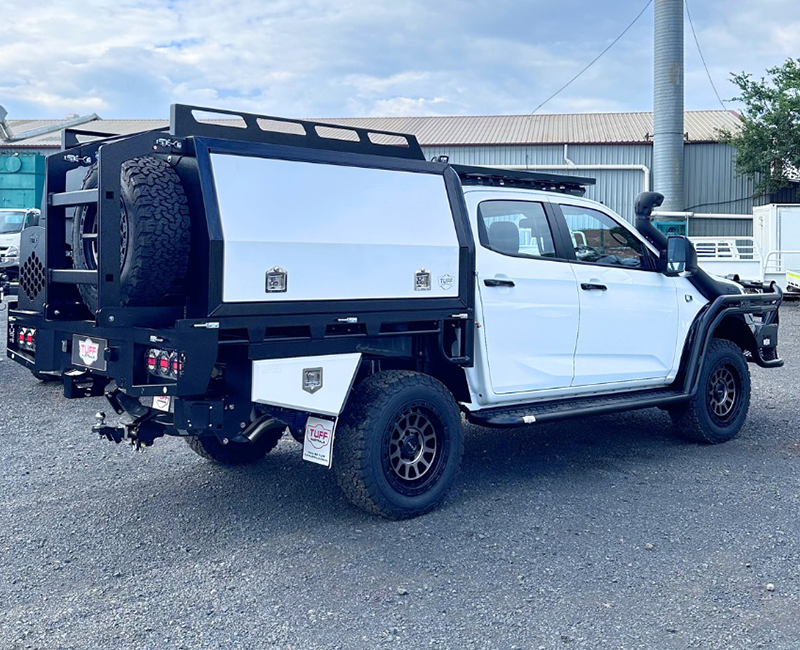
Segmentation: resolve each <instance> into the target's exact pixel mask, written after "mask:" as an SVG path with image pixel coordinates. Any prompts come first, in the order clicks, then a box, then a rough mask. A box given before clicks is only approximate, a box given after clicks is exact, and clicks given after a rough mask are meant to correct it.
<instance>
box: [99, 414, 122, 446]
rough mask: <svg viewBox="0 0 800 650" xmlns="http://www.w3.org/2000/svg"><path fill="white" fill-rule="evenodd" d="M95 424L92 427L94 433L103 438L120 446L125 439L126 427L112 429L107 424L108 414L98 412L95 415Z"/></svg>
mask: <svg viewBox="0 0 800 650" xmlns="http://www.w3.org/2000/svg"><path fill="white" fill-rule="evenodd" d="M94 419H95V424H94V426H93V427H92V433H96V434H97V435H98V436H100V437H101V438H105V439H106V440H110V441H111V442H116V443H117V444H119V443H120V442H122V441H123V440H124V439H125V427H124V426H117V427H112V426H109V425H107V424H106V414H105V413H103V412H102V411H98V412H97V413H95V415H94Z"/></svg>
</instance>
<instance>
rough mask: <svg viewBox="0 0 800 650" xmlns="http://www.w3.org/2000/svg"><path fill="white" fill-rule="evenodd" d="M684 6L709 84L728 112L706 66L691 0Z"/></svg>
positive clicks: (684, 1) (685, 2)
mask: <svg viewBox="0 0 800 650" xmlns="http://www.w3.org/2000/svg"><path fill="white" fill-rule="evenodd" d="M683 5H684V6H685V7H686V17H687V18H688V19H689V26H690V27H691V28H692V36H694V43H695V45H697V52H698V54H700V60H701V61H702V62H703V67H704V68H705V69H706V75H707V76H708V82H709V83H710V84H711V87H712V88H713V89H714V94H715V95H716V96H717V100H719V105H720V106H722V110H724V111H727V110H728V107H727V106H725V102H724V101H722V97H720V96H719V93H718V92H717V87H716V86H715V85H714V80H713V79H712V78H711V71H710V70H709V69H708V66H707V65H706V57H704V56H703V50H702V48H701V47H700V40H699V39H698V38H697V32H696V31H695V29H694V22H692V14H691V13H690V12H689V0H683Z"/></svg>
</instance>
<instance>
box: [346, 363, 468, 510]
mask: <svg viewBox="0 0 800 650" xmlns="http://www.w3.org/2000/svg"><path fill="white" fill-rule="evenodd" d="M421 385H422V386H425V387H426V388H428V389H430V390H432V391H434V392H436V393H438V394H439V395H440V396H442V397H443V398H444V399H445V400H447V401H448V402H450V403H452V408H453V410H454V411H455V416H456V418H457V419H459V420H460V414H459V413H458V407H457V406H456V404H455V401H454V400H453V396H452V394H451V393H450V391H449V390H447V388H446V387H445V386H444V385H443V384H442V383H441V382H440V381H438V380H436V379H434V378H433V377H430V376H428V375H423V374H420V373H417V372H412V371H407V370H388V371H384V372H380V373H378V374H376V375H373V376H372V377H369V378H367V379H365V380H364V381H363V382H362V383H361V384H359V385H358V386H357V387H356V389H355V390H354V392H353V394H352V395H351V397H350V399H349V401H348V403H347V407H346V408H345V411H344V413H343V415H342V422H341V423H340V428H341V429H342V430H343V431H344V432H346V435H342V436H337V438H336V440H335V448H334V470H335V475H336V480H337V483H338V484H339V487H340V488H341V489H342V491H343V492H344V494H345V496H346V497H347V499H348V500H349V501H350V502H351V503H353V504H354V505H355V506H357V507H359V508H361V509H363V510H366V511H367V512H369V513H372V514H375V515H379V516H381V517H385V518H387V519H395V520H397V519H410V518H412V517H418V516H420V515H423V514H425V513H427V512H430V511H431V510H433V509H434V508H436V507H437V506H439V505H440V504H441V502H442V501H443V500H444V499H445V497H446V496H447V490H444V491H443V492H442V494H441V495H440V496H439V498H437V499H436V500H435V501H433V502H431V503H428V504H426V505H425V506H422V507H419V508H413V509H407V508H399V507H397V506H395V505H394V504H391V503H389V502H388V501H387V500H386V499H385V498H384V497H383V495H382V494H381V492H380V490H379V489H378V487H377V481H378V476H376V475H375V474H374V471H373V469H374V464H373V463H372V459H371V457H370V455H371V449H370V446H369V444H368V440H369V436H370V435H371V434H372V433H373V431H372V428H373V421H374V420H375V419H377V417H378V415H379V414H380V412H381V410H382V408H383V406H384V404H385V403H386V402H387V401H388V400H389V399H390V398H391V396H392V395H394V394H396V393H397V392H398V391H400V390H402V389H403V388H418V387H419V386H421ZM457 438H458V448H457V449H454V450H452V453H453V456H454V458H455V460H454V462H456V463H457V464H458V466H457V469H456V471H455V473H454V475H453V479H455V476H456V475H457V474H458V471H459V470H460V463H461V457H462V455H463V451H464V441H463V436H457ZM451 462H452V461H451Z"/></svg>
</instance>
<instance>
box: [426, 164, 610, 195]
mask: <svg viewBox="0 0 800 650" xmlns="http://www.w3.org/2000/svg"><path fill="white" fill-rule="evenodd" d="M437 162H446V161H445V160H441V158H440V159H437ZM450 166H451V167H452V168H453V170H454V171H455V172H456V173H457V174H458V176H459V178H461V182H462V183H463V184H464V185H487V186H490V187H499V186H502V187H522V188H525V189H531V190H544V191H546V192H560V193H562V194H574V195H576V196H583V195H584V194H585V193H586V186H587V185H594V184H595V183H596V182H597V181H596V180H595V179H594V178H585V177H582V176H567V175H565V174H546V173H542V172H528V171H517V170H511V169H498V168H496V167H474V166H472V165H450Z"/></svg>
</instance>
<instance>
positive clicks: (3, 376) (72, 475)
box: [0, 304, 800, 650]
mask: <svg viewBox="0 0 800 650" xmlns="http://www.w3.org/2000/svg"><path fill="white" fill-rule="evenodd" d="M782 317H783V322H782V325H781V329H782V332H781V334H782V339H781V340H782V346H781V354H782V356H783V357H784V358H785V359H786V361H787V366H786V367H785V368H783V369H780V370H772V371H764V370H761V369H759V368H752V373H753V403H752V408H751V411H750V417H749V419H748V421H747V424H746V425H745V428H744V430H743V431H742V434H741V436H740V437H739V438H738V439H737V440H735V441H733V442H731V443H728V444H726V445H721V446H718V447H702V446H697V445H691V444H686V443H683V442H680V441H678V440H676V439H674V438H673V437H672V436H671V435H670V426H669V419H668V417H667V416H666V415H665V414H663V413H661V412H660V411H655V410H654V411H644V412H639V413H631V414H623V415H614V416H605V417H601V418H596V419H593V420H586V421H575V422H571V423H564V424H551V425H547V424H544V425H539V426H535V427H530V428H526V429H519V430H514V431H510V432H509V431H503V432H498V431H492V430H486V429H480V428H477V427H469V430H468V432H467V436H466V455H465V458H464V470H463V472H462V474H461V476H460V478H459V480H458V483H457V485H456V487H455V489H454V490H453V492H452V493H451V496H450V498H449V499H448V500H447V502H446V503H445V505H444V507H443V508H441V509H440V510H438V511H436V512H434V513H432V514H430V515H427V516H425V517H421V518H419V519H416V520H413V521H407V522H400V523H392V522H387V521H383V520H380V519H376V518H373V517H370V516H368V515H365V514H362V513H361V512H360V511H358V510H356V509H354V508H353V507H351V506H350V505H349V504H348V503H347V502H346V501H345V500H344V498H343V497H342V496H341V495H340V493H339V491H338V489H337V488H336V485H335V482H334V480H333V477H332V476H331V475H330V474H329V473H328V472H326V470H324V469H323V468H320V467H318V466H315V465H311V464H309V463H304V462H302V460H301V458H300V453H299V452H300V446H299V445H297V444H296V443H295V442H294V441H293V440H291V439H284V440H283V441H281V443H280V445H279V447H278V449H277V450H276V451H275V452H273V453H272V454H270V456H269V457H268V458H267V459H266V460H265V461H264V462H263V463H261V464H259V465H257V466H254V467H249V468H244V469H235V470H230V469H219V468H215V467H213V466H210V465H208V464H207V463H206V462H204V461H203V460H202V459H200V458H199V457H198V456H196V455H194V453H192V451H191V450H190V449H189V448H188V447H187V446H186V445H185V444H184V443H183V442H182V441H180V440H176V439H166V440H159V441H157V442H156V445H155V446H154V447H153V448H152V449H150V450H148V451H146V452H145V453H142V454H137V453H134V452H133V451H132V450H131V449H130V448H129V447H127V446H123V445H114V444H112V443H109V442H105V441H99V440H96V439H94V438H93V437H92V436H91V434H90V433H89V427H90V426H91V424H92V421H93V417H92V416H93V414H94V412H95V411H97V410H98V409H99V408H102V407H103V405H104V402H103V400H102V399H85V400H74V401H67V400H65V399H64V398H63V397H62V395H61V392H60V387H59V386H58V385H53V384H47V385H44V384H41V383H39V382H37V381H36V380H35V379H33V378H32V377H31V376H30V375H29V374H28V373H27V371H25V370H23V369H22V368H20V367H19V366H17V365H16V364H14V363H12V362H11V361H9V360H7V359H5V345H4V344H0V345H1V346H2V347H0V353H1V354H2V356H3V361H2V362H0V386H1V387H2V389H3V398H2V401H0V495H2V496H1V497H0V549H2V563H0V648H2V649H4V650H5V649H7V648H9V649H17V648H41V649H47V650H52V649H60V648H70V649H71V648H75V649H84V648H85V649H94V648H103V650H114V649H117V648H126V649H127V648H136V649H137V650H138V649H140V648H153V649H157V650H164V649H165V648H192V649H195V648H232V647H242V648H269V647H275V648H297V649H301V648H302V649H303V650H308V649H314V648H342V649H347V650H350V649H354V648H370V649H372V648H380V647H389V646H396V647H406V648H414V649H416V648H428V647H431V648H506V649H509V650H510V649H511V648H521V649H523V648H524V649H526V650H527V649H533V650H537V649H539V648H545V649H548V650H549V649H552V648H558V649H562V648H563V649H572V648H591V649H593V650H594V649H598V648H602V649H604V650H605V649H616V648H623V649H626V650H627V649H639V648H656V649H658V650H668V649H672V648H702V649H704V650H705V649H710V648H720V649H723V648H724V649H725V650H731V649H738V648H742V649H748V650H750V649H752V648H760V647H765V648H786V649H787V650H788V649H791V650H795V649H796V648H798V643H800V641H798V639H799V638H800V617H798V608H799V607H800V564H799V563H798V559H800V519H798V517H797V514H798V506H799V505H800V498H799V496H798V495H800V478H799V473H798V466H799V465H800V439H799V438H798V427H797V416H796V411H795V407H796V392H797V390H798V388H799V387H800V370H798V368H800V363H799V361H800V359H798V357H799V356H800V353H798V348H797V345H798V342H800V306H798V305H791V304H790V305H786V306H785V307H784V308H783V309H782ZM0 330H1V331H0V334H2V338H0V341H5V315H3V316H2V326H1V327H0Z"/></svg>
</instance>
